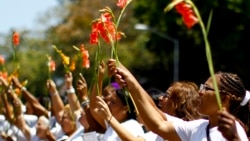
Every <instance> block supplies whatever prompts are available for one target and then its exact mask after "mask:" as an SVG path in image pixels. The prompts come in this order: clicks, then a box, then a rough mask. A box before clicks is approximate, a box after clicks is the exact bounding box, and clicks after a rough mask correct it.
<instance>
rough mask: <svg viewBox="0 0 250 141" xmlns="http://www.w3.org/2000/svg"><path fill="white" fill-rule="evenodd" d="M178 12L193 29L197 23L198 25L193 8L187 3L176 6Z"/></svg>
mask: <svg viewBox="0 0 250 141" xmlns="http://www.w3.org/2000/svg"><path fill="white" fill-rule="evenodd" d="M175 9H176V11H177V12H178V13H179V14H181V15H182V18H183V21H184V24H185V25H186V26H187V27H188V28H191V27H193V26H194V25H195V24H196V23H198V19H197V18H196V16H195V14H194V12H193V10H192V7H191V6H190V5H189V4H187V3H185V2H181V3H179V4H177V5H176V6H175Z"/></svg>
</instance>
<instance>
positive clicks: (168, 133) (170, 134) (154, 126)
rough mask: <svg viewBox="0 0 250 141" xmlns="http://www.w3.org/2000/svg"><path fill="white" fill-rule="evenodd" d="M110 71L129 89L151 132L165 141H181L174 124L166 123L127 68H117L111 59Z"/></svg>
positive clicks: (120, 66)
mask: <svg viewBox="0 0 250 141" xmlns="http://www.w3.org/2000/svg"><path fill="white" fill-rule="evenodd" d="M108 71H109V75H114V76H115V78H116V81H117V82H118V83H119V84H120V85H121V86H122V87H127V88H128V90H129V91H130V93H131V95H132V97H133V99H134V102H135V104H136V106H137V108H138V111H139V114H140V115H141V118H142V120H143V122H144V123H145V124H146V126H147V127H148V128H149V129H150V130H152V131H153V132H155V133H156V134H158V135H160V136H161V137H163V138H164V139H167V140H180V138H179V136H178V134H177V133H176V131H175V129H174V126H173V124H172V122H168V121H166V120H165V119H164V118H163V117H162V115H161V114H160V113H159V112H158V111H157V110H156V108H155V106H153V105H152V102H151V101H150V100H149V98H148V96H149V95H148V94H147V93H146V91H145V90H144V89H143V88H142V87H141V85H140V84H139V82H138V81H137V80H136V78H135V77H134V76H133V75H132V74H131V73H130V71H129V70H128V69H127V68H125V67H124V66H123V65H122V64H120V65H119V68H117V66H116V61H115V60H113V59H110V60H109V61H108Z"/></svg>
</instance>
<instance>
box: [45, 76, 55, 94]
mask: <svg viewBox="0 0 250 141" xmlns="http://www.w3.org/2000/svg"><path fill="white" fill-rule="evenodd" d="M46 85H47V88H48V91H49V94H50V95H53V94H55V93H57V89H56V84H55V82H54V81H53V80H51V79H49V80H47V83H46Z"/></svg>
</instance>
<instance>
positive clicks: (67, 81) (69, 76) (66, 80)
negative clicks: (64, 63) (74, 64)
mask: <svg viewBox="0 0 250 141" xmlns="http://www.w3.org/2000/svg"><path fill="white" fill-rule="evenodd" d="M72 82H73V76H72V73H71V72H68V73H66V74H65V77H64V83H65V85H66V88H67V89H70V88H71V87H72Z"/></svg>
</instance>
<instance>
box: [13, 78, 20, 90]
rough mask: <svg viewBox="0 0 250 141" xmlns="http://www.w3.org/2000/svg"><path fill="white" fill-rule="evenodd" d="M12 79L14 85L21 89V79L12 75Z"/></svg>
mask: <svg viewBox="0 0 250 141" xmlns="http://www.w3.org/2000/svg"><path fill="white" fill-rule="evenodd" d="M11 81H12V83H13V85H14V87H17V88H19V89H21V88H22V84H21V83H20V81H19V80H18V78H17V77H12V79H11Z"/></svg>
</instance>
